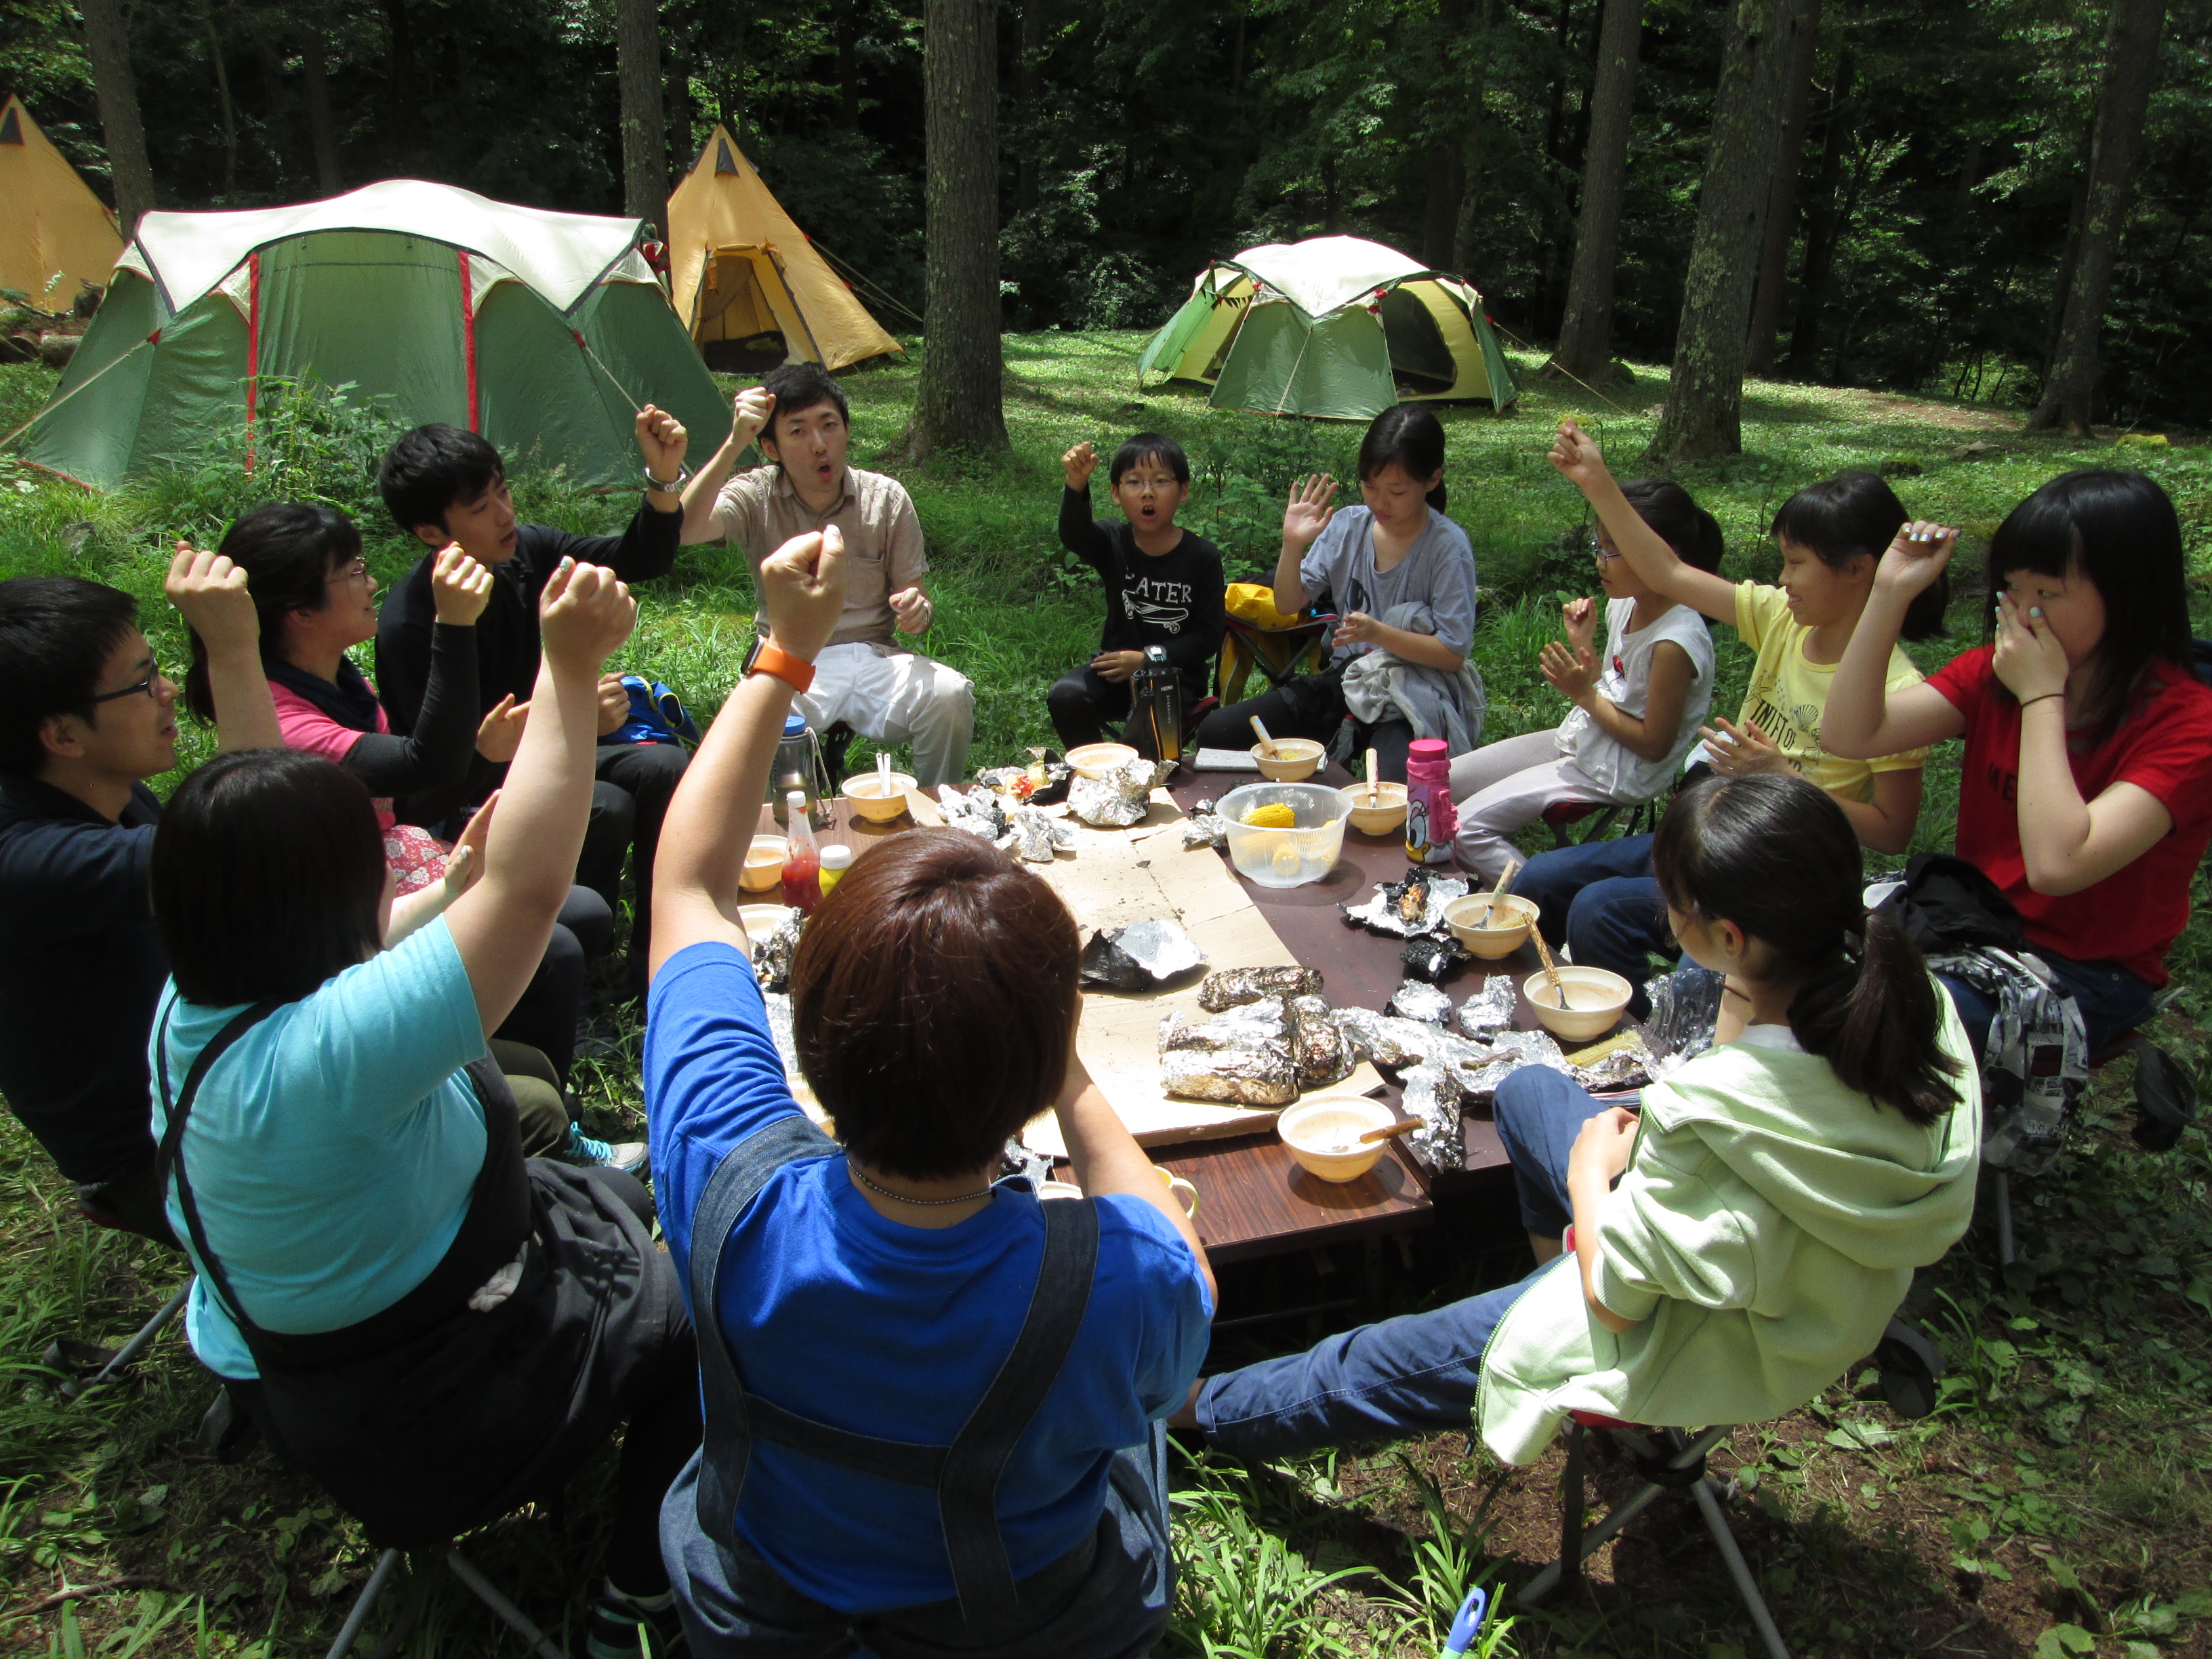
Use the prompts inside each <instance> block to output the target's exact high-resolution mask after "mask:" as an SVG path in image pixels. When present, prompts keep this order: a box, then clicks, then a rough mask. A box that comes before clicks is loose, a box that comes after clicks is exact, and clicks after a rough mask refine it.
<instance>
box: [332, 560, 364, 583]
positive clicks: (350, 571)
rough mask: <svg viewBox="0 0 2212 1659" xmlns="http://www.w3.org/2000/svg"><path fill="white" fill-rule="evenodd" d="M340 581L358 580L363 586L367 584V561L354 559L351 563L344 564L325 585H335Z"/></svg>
mask: <svg viewBox="0 0 2212 1659" xmlns="http://www.w3.org/2000/svg"><path fill="white" fill-rule="evenodd" d="M341 582H358V583H359V584H360V585H361V586H363V587H366V586H368V560H367V559H356V560H355V561H354V562H352V563H351V564H349V565H346V566H344V567H343V568H341V569H340V570H339V571H338V573H337V574H336V575H334V576H332V577H331V578H330V580H329V581H328V583H327V584H326V586H331V587H335V586H337V585H338V584H339V583H341Z"/></svg>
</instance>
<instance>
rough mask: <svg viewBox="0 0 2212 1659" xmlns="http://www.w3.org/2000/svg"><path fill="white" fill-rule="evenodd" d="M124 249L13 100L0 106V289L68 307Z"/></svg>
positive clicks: (44, 305)
mask: <svg viewBox="0 0 2212 1659" xmlns="http://www.w3.org/2000/svg"><path fill="white" fill-rule="evenodd" d="M121 252H123V238H122V237H121V236H119V235H118V234H116V229H115V216H114V215H112V214H111V213H110V212H108V210H106V208H104V207H102V206H101V205H100V197H97V196H94V194H93V193H92V191H91V190H90V189H89V188H88V186H87V185H86V184H85V182H84V180H83V179H80V178H79V177H77V172H76V168H75V167H71V166H70V164H69V163H68V161H65V160H64V159H63V157H62V153H61V152H60V151H59V150H58V149H55V148H54V147H53V145H52V143H48V142H47V139H46V134H45V133H43V132H41V131H39V124H38V123H37V122H35V121H33V119H32V118H31V112H30V111H28V110H27V109H25V108H24V107H23V105H22V101H21V100H20V99H16V98H12V97H11V98H9V100H8V101H7V102H6V103H5V104H0V288H12V289H20V290H21V292H23V293H25V294H27V295H30V296H31V303H32V304H33V305H35V306H38V307H40V308H41V309H43V310H46V311H67V310H68V309H69V307H70V301H73V300H75V299H76V295H77V288H78V285H79V284H80V283H92V284H93V285H94V286H95V287H99V288H105V287H106V285H107V279H108V276H110V275H111V274H112V272H113V271H114V270H115V259H116V256H117V255H118V254H119V253H121Z"/></svg>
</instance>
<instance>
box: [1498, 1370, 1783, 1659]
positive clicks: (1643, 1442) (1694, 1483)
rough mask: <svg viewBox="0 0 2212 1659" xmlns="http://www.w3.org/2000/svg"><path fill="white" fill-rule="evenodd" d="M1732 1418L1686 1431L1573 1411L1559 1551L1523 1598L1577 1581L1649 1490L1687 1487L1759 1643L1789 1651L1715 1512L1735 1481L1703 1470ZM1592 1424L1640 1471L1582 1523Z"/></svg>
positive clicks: (1638, 1510)
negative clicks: (1603, 1509) (1601, 1515)
mask: <svg viewBox="0 0 2212 1659" xmlns="http://www.w3.org/2000/svg"><path fill="white" fill-rule="evenodd" d="M1593 1430H1595V1431H1598V1432H1601V1433H1603V1434H1607V1435H1609V1436H1611V1437H1612V1438H1613V1440H1614V1441H1616V1442H1617V1443H1619V1444H1620V1446H1621V1448H1622V1449H1624V1450H1625V1451H1626V1452H1627V1453H1628V1455H1629V1456H1630V1457H1631V1459H1632V1460H1633V1461H1634V1462H1635V1464H1636V1467H1637V1468H1638V1470H1639V1471H1640V1472H1641V1473H1642V1474H1644V1477H1645V1479H1644V1485H1643V1486H1641V1487H1640V1488H1639V1489H1638V1491H1637V1492H1635V1493H1634V1494H1632V1496H1631V1497H1629V1498H1626V1499H1625V1500H1624V1501H1623V1502H1621V1503H1620V1504H1615V1505H1614V1506H1613V1510H1612V1512H1611V1513H1609V1514H1608V1515H1607V1516H1606V1517H1605V1519H1604V1520H1602V1521H1601V1522H1598V1523H1597V1525H1595V1527H1591V1528H1589V1529H1588V1530H1587V1531H1585V1530H1584V1529H1583V1520H1584V1518H1585V1517H1586V1516H1587V1514H1588V1507H1587V1504H1586V1502H1585V1498H1584V1492H1583V1480H1584V1475H1585V1474H1586V1472H1587V1469H1588V1461H1587V1459H1588V1447H1587V1440H1588V1437H1589V1433H1590V1431H1593ZM1734 1431H1735V1425H1733V1424H1727V1423H1723V1424H1721V1425H1718V1426H1717V1427H1714V1428H1709V1429H1705V1430H1701V1431H1699V1433H1697V1434H1696V1435H1695V1436H1692V1435H1691V1434H1690V1433H1689V1432H1688V1431H1686V1430H1683V1429H1644V1428H1638V1427H1637V1426H1636V1425H1633V1424H1630V1423H1623V1422H1621V1421H1620V1419H1618V1418H1612V1417H1603V1416H1601V1415H1599V1414H1598V1413H1595V1412H1575V1413H1571V1420H1570V1421H1569V1423H1568V1425H1567V1434H1566V1437H1567V1468H1566V1473H1565V1474H1564V1475H1563V1476H1562V1477H1561V1478H1560V1481H1559V1559H1558V1560H1557V1561H1554V1562H1553V1564H1552V1565H1550V1566H1548V1567H1547V1568H1545V1569H1544V1571H1541V1572H1540V1573H1538V1574H1537V1575H1536V1577H1534V1578H1533V1579H1532V1580H1530V1581H1529V1583H1528V1584H1527V1585H1526V1586H1524V1587H1523V1588H1522V1591H1521V1600H1522V1601H1525V1602H1527V1603H1528V1604H1529V1605H1530V1606H1534V1604H1535V1603H1537V1602H1538V1601H1542V1600H1543V1599H1544V1598H1545V1597H1546V1596H1547V1595H1550V1594H1551V1593H1552V1592H1553V1590H1554V1589H1557V1588H1558V1587H1559V1585H1560V1584H1561V1583H1566V1584H1569V1585H1573V1584H1578V1583H1581V1582H1582V1571H1583V1562H1584V1561H1585V1560H1587V1559H1589V1557H1590V1556H1592V1555H1594V1554H1595V1553H1597V1552H1598V1550H1599V1549H1600V1548H1601V1547H1603V1546H1604V1545H1605V1544H1606V1543H1607V1541H1610V1540H1611V1539H1612V1537H1613V1534H1615V1533H1618V1532H1619V1531H1620V1529H1621V1528H1623V1527H1626V1525H1627V1524H1628V1523H1629V1522H1631V1521H1632V1520H1634V1519H1635V1518H1636V1517H1637V1516H1638V1515H1640V1514H1642V1513H1643V1511H1644V1510H1645V1509H1646V1508H1647V1507H1648V1506H1649V1505H1650V1503H1651V1500H1652V1499H1653V1498H1656V1497H1658V1496H1659V1494H1660V1493H1661V1492H1666V1491H1668V1490H1670V1489H1680V1488H1684V1487H1686V1488H1687V1489H1688V1490H1689V1492H1690V1495H1691V1496H1692V1498H1695V1499H1696V1500H1697V1504H1698V1509H1699V1512H1700V1513H1701V1514H1703V1515H1704V1516H1705V1527H1706V1529H1707V1530H1708V1531H1710V1532H1711V1534H1712V1535H1713V1542H1714V1543H1715V1544H1717V1545H1718V1546H1719V1547H1720V1552H1721V1559H1723V1561H1725V1562H1726V1563H1727V1564H1728V1570H1729V1577H1730V1578H1732V1579H1734V1580H1735V1588H1736V1594H1737V1595H1741V1597H1742V1598H1743V1605H1744V1607H1745V1608H1746V1610H1747V1611H1748V1612H1749V1613H1750V1614H1751V1622H1752V1623H1753V1625H1754V1626H1757V1628H1758V1631H1759V1638H1760V1639H1761V1640H1762V1641H1764V1642H1765V1644H1766V1651H1767V1652H1768V1654H1769V1655H1771V1659H1790V1650H1789V1649H1788V1648H1786V1647H1784V1645H1783V1644H1782V1632H1780V1631H1778V1630H1777V1629H1776V1628H1775V1627H1774V1615H1773V1614H1772V1613H1769V1612H1768V1611H1767V1610H1766V1598H1765V1597H1764V1596H1763V1595H1760V1594H1759V1583H1758V1581H1757V1580H1756V1579H1754V1578H1753V1577H1752V1576H1751V1568H1750V1567H1749V1566H1748V1565H1747V1564H1746V1563H1745V1561H1744V1559H1743V1552H1742V1551H1741V1550H1740V1549H1738V1548H1737V1547H1736V1542H1735V1534H1734V1533H1732V1532H1731V1531H1729V1523H1728V1517H1727V1516H1725V1515H1723V1514H1722V1513H1721V1499H1722V1498H1731V1497H1734V1496H1735V1490H1736V1487H1735V1482H1734V1481H1733V1480H1731V1481H1729V1482H1727V1483H1725V1484H1723V1482H1722V1481H1721V1480H1719V1479H1718V1478H1717V1477H1716V1476H1714V1475H1711V1474H1707V1473H1706V1472H1705V1454H1706V1453H1707V1452H1709V1451H1711V1449H1713V1448H1714V1447H1715V1446H1717V1445H1718V1444H1719V1443H1721V1442H1722V1441H1723V1440H1724V1439H1726V1438H1727V1437H1728V1436H1729V1435H1730V1434H1731V1433H1733V1432H1734Z"/></svg>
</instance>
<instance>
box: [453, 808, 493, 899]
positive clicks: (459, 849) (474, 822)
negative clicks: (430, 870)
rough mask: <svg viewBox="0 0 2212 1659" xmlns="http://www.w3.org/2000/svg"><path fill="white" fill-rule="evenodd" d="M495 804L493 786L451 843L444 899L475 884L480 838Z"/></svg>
mask: <svg viewBox="0 0 2212 1659" xmlns="http://www.w3.org/2000/svg"><path fill="white" fill-rule="evenodd" d="M497 805H499V791H498V790H496V789H495V790H493V791H492V792H491V793H490V794H489V795H487V796H486V797H485V798H484V804H483V805H482V806H479V807H477V810H476V811H474V812H471V814H470V815H469V823H468V828H466V829H464V830H462V831H461V838H460V839H459V841H457V842H454V843H453V851H452V852H451V853H450V854H447V857H446V902H447V904H451V903H452V902H453V901H454V900H455V899H457V898H459V897H460V896H461V895H462V894H464V893H465V892H467V891H468V890H469V889H470V888H471V887H473V886H475V885H476V884H477V878H478V877H480V876H482V875H483V872H484V842H485V841H486V839H487V838H488V837H489V836H490V834H491V814H492V809H493V808H494V807H495V806H497Z"/></svg>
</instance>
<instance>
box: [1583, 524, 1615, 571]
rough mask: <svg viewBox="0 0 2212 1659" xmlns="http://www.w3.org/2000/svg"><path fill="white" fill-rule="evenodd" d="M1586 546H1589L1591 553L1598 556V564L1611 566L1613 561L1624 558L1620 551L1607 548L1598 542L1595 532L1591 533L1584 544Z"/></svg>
mask: <svg viewBox="0 0 2212 1659" xmlns="http://www.w3.org/2000/svg"><path fill="white" fill-rule="evenodd" d="M1584 545H1585V546H1587V547H1588V548H1589V550H1590V552H1591V553H1592V554H1594V555H1595V556H1596V559H1597V562H1599V563H1600V564H1610V563H1612V562H1613V560H1615V559H1618V558H1620V557H1621V554H1620V552H1619V551H1618V550H1615V549H1613V548H1610V547H1607V545H1606V544H1604V543H1603V542H1601V541H1600V540H1598V538H1597V532H1595V530H1593V531H1591V532H1589V537H1588V538H1586V540H1585V542H1584Z"/></svg>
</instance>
